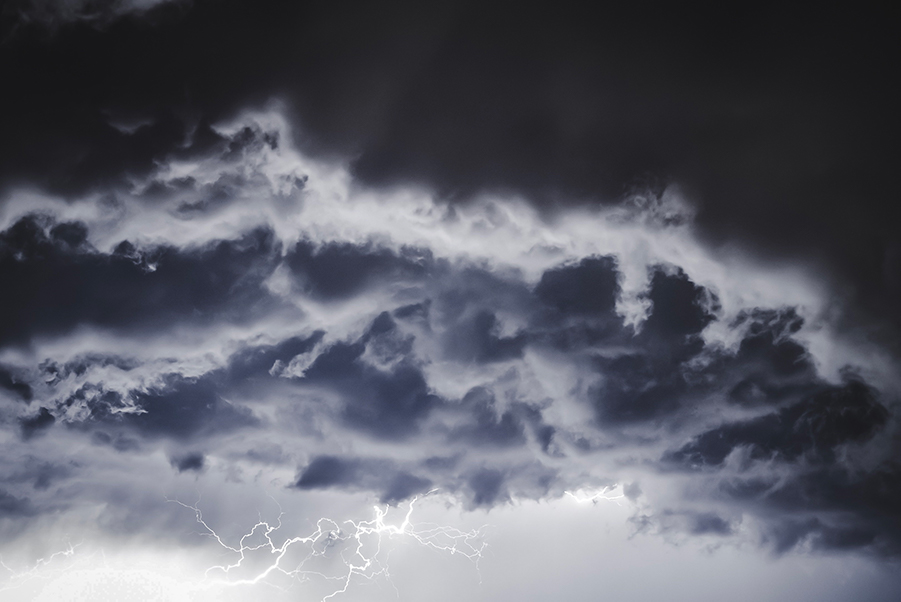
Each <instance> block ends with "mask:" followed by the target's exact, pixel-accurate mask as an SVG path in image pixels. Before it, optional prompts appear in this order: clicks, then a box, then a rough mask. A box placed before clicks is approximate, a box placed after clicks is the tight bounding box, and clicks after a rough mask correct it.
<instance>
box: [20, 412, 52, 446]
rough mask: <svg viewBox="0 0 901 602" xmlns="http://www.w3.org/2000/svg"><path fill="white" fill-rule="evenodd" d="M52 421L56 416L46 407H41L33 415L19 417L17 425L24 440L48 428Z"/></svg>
mask: <svg viewBox="0 0 901 602" xmlns="http://www.w3.org/2000/svg"><path fill="white" fill-rule="evenodd" d="M54 422H56V418H55V417H54V416H53V414H51V413H50V410H48V409H47V408H41V409H40V410H39V411H38V413H37V415H35V416H29V417H26V418H20V419H19V425H20V427H21V429H22V438H23V439H26V440H27V439H31V438H32V437H34V436H35V435H36V434H38V433H40V432H42V431H45V430H47V429H48V428H50V426H52V425H53V423H54Z"/></svg>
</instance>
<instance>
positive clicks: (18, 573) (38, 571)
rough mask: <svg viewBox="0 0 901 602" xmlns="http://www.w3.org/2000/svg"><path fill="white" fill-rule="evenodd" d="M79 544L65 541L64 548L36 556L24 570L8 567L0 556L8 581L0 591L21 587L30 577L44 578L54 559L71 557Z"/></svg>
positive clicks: (0, 564) (0, 562) (1, 565)
mask: <svg viewBox="0 0 901 602" xmlns="http://www.w3.org/2000/svg"><path fill="white" fill-rule="evenodd" d="M79 545H81V544H74V545H73V544H72V543H71V542H67V544H66V548H65V549H64V550H59V551H57V552H54V553H53V554H51V555H50V556H47V557H46V558H38V559H37V560H36V561H35V562H34V564H32V566H30V567H29V568H27V569H24V570H16V569H14V568H12V567H10V566H9V565H8V564H6V562H5V561H4V560H3V558H2V557H0V567H2V568H3V569H4V570H5V571H6V572H7V573H8V575H9V576H8V577H7V579H8V582H7V584H6V585H4V586H3V587H0V592H5V591H9V590H12V589H16V588H19V587H21V586H22V585H23V584H24V583H26V582H28V581H30V580H32V579H41V578H46V572H47V570H48V569H49V568H50V567H51V566H52V565H53V563H54V562H55V561H57V560H58V559H61V558H71V557H73V556H74V555H75V549H76V548H77V547H78V546H79Z"/></svg>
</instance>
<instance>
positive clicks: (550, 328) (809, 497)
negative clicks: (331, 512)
mask: <svg viewBox="0 0 901 602" xmlns="http://www.w3.org/2000/svg"><path fill="white" fill-rule="evenodd" d="M240 119H243V120H245V121H244V125H242V126H240V127H238V126H232V127H224V126H223V127H222V128H221V129H220V130H219V131H220V133H219V134H218V135H219V136H220V137H221V143H219V144H218V145H214V147H213V150H212V151H210V152H208V153H206V154H205V155H202V156H199V157H195V158H194V159H193V160H190V161H182V162H180V163H178V162H176V161H177V160H176V159H173V160H172V161H171V162H170V163H166V164H161V165H160V166H159V167H158V168H157V170H156V171H155V172H154V174H153V175H152V176H150V178H149V179H148V180H147V181H142V182H136V183H135V185H134V186H133V187H132V188H131V189H113V190H111V191H109V192H108V193H106V195H114V196H115V198H116V201H115V203H116V206H117V207H119V210H118V213H117V214H116V215H115V217H112V218H111V217H110V216H109V214H108V213H107V212H105V211H103V210H102V208H103V206H104V205H106V204H108V203H109V202H110V201H109V200H107V196H94V195H89V196H86V197H83V198H80V199H77V200H75V201H74V202H72V203H69V204H68V205H59V204H57V201H55V200H54V199H52V198H51V197H42V200H41V205H40V209H36V210H34V211H31V212H25V213H24V214H21V215H19V214H17V213H16V212H17V210H18V211H19V212H21V211H22V208H23V207H22V206H19V207H17V205H16V204H15V198H14V197H11V198H10V201H8V204H7V207H8V208H9V209H8V212H7V217H6V225H5V227H4V229H3V231H2V233H0V244H2V247H0V249H2V262H0V266H2V270H3V277H4V281H5V282H7V283H8V285H9V287H10V290H15V291H16V294H15V295H12V296H8V297H7V298H6V300H5V301H4V311H3V318H2V320H3V329H2V333H3V344H4V348H5V351H4V360H3V361H4V363H3V365H4V381H3V382H4V388H3V390H4V398H5V399H6V405H5V408H6V409H5V410H4V412H5V415H6V416H7V418H6V420H7V424H9V425H10V426H14V425H15V427H16V428H15V430H14V432H16V433H17V437H16V438H15V439H14V440H10V441H9V442H8V443H7V444H6V445H7V448H8V449H9V451H10V453H15V454H17V455H18V454H21V453H28V454H31V455H34V456H35V457H43V458H44V459H45V460H46V461H47V462H51V463H52V462H54V461H58V460H55V455H56V454H57V453H59V451H58V450H59V444H58V443H56V441H57V440H58V439H59V438H60V437H64V438H65V439H66V440H69V439H70V438H72V437H75V438H76V439H81V440H83V441H84V442H85V443H89V445H93V446H95V447H94V448H91V449H92V450H95V451H91V452H90V453H87V455H86V457H85V458H84V459H83V460H81V461H80V462H79V464H80V468H79V471H81V472H86V473H89V472H90V470H91V463H92V462H95V461H99V460H98V457H101V456H102V455H103V454H118V453H125V454H148V453H153V451H154V450H156V449H159V448H160V447H163V448H167V449H171V450H173V451H171V452H170V454H171V455H170V460H169V461H170V463H171V466H172V468H173V469H174V470H175V471H176V472H178V473H186V472H187V473H191V472H193V473H196V474H201V475H202V474H203V472H202V471H204V470H210V469H211V468H210V467H212V466H217V467H219V469H225V467H228V466H231V467H232V468H231V469H232V470H238V469H239V468H240V467H241V466H244V465H246V464H247V463H248V462H250V461H252V462H254V463H255V464H256V465H259V467H260V469H262V470H263V471H264V472H265V471H266V470H269V469H270V468H273V469H274V468H278V469H279V470H282V469H284V468H285V467H286V466H287V467H291V466H293V468H294V471H295V476H294V477H293V480H292V481H289V482H287V483H286V484H285V486H287V487H293V488H295V489H296V490H300V491H304V490H346V491H357V492H359V491H369V492H371V493H372V494H373V495H374V496H375V497H376V498H377V499H380V500H382V501H383V502H388V503H397V502H400V501H403V500H407V499H410V498H411V496H413V495H415V494H417V493H423V492H426V491H429V490H431V489H433V488H436V487H437V488H440V489H441V490H443V491H447V492H452V493H454V494H455V495H457V496H459V498H460V499H461V500H462V502H463V503H464V504H465V505H466V506H467V507H471V508H476V507H486V506H487V507H490V506H494V505H497V504H506V503H508V502H509V501H510V500H513V499H518V498H527V499H528V498H532V499H543V498H546V497H550V498H554V497H558V496H560V495H562V492H563V491H564V490H571V489H576V488H579V487H585V486H590V485H592V484H594V483H598V484H600V483H603V482H605V481H616V480H618V479H621V478H624V477H626V476H627V475H628V474H629V471H630V467H632V468H634V469H635V470H636V471H640V472H641V473H642V474H645V473H648V471H650V474H649V476H647V477H646V481H647V482H643V485H642V490H643V491H645V494H644V498H643V499H646V500H647V502H648V504H649V507H648V508H646V509H645V510H643V512H645V515H644V519H643V520H644V521H645V524H646V525H651V526H653V525H655V524H657V523H659V525H658V527H660V528H666V529H672V528H674V527H673V526H672V524H676V523H678V524H679V525H682V526H681V527H679V528H682V529H684V530H685V531H686V532H687V533H689V534H694V535H705V536H716V537H722V538H729V537H734V536H736V534H735V532H734V531H733V528H732V527H731V526H730V524H731V523H729V522H725V521H726V519H723V518H721V517H720V515H719V514H718V513H721V512H726V513H728V514H729V515H730V516H735V515H736V513H737V514H738V515H740V516H744V517H746V518H745V520H748V521H750V520H753V521H755V524H756V525H757V529H758V535H757V536H756V537H757V541H758V542H759V543H763V544H765V545H772V546H774V547H775V549H778V550H780V551H785V550H787V549H790V548H791V547H792V546H793V545H797V544H799V543H800V542H802V541H804V542H809V543H810V544H811V545H814V546H818V547H823V548H841V549H845V548H862V549H871V550H873V551H879V552H882V553H887V554H894V553H895V550H897V546H898V543H899V541H901V540H899V539H898V537H897V535H896V533H897V532H898V527H897V525H898V519H899V517H898V515H897V512H896V511H894V510H893V507H892V504H891V500H892V499H894V497H897V495H896V493H892V490H893V488H896V487H895V485H893V484H892V483H894V477H893V475H894V474H896V468H895V465H894V463H893V459H892V456H891V453H890V452H889V448H886V447H885V444H884V443H883V442H884V441H885V440H886V438H891V437H892V433H893V432H894V429H895V428H896V427H895V425H896V421H895V418H894V413H893V408H894V407H895V403H896V401H895V397H894V395H895V388H894V387H895V386H896V385H895V383H894V381H893V380H892V378H891V376H890V375H889V374H879V373H874V372H872V370H871V369H869V368H868V367H866V366H861V365H853V363H849V364H841V365H836V366H835V368H834V369H833V370H832V372H831V373H830V372H829V370H828V369H827V367H826V366H825V365H824V364H823V360H822V359H819V358H818V357H817V353H823V349H825V351H826V352H828V351H829V348H830V347H831V346H838V345H840V344H841V343H840V341H838V340H837V339H835V338H834V336H833V335H831V334H830V331H829V329H828V326H827V325H825V324H822V322H821V321H822V317H821V315H820V314H818V312H819V311H821V308H822V306H818V305H817V303H822V300H821V299H819V298H818V291H816V290H806V289H805V284H804V282H803V281H801V282H798V281H791V280H784V281H782V282H781V285H780V286H775V287H769V288H767V287H766V286H764V287H763V289H761V290H748V289H747V288H744V286H743V283H744V282H745V281H746V280H745V278H744V277H742V276H738V277H736V274H735V272H736V271H739V272H740V271H742V270H746V271H747V272H748V277H749V278H750V279H751V280H752V281H753V278H759V277H760V276H759V274H756V275H755V274H754V272H755V271H760V270H765V268H760V267H754V266H752V265H750V264H742V263H741V261H740V259H733V260H730V259H728V258H725V259H721V258H719V259H718V258H716V257H713V256H711V255H709V252H707V251H705V249H704V247H703V246H701V245H700V244H699V243H697V242H696V241H695V240H694V238H693V234H692V228H691V224H690V222H686V223H678V224H667V223H657V222H650V223H649V222H647V221H644V220H642V219H640V218H641V217H642V214H641V213H639V214H637V217H636V216H632V217H623V216H622V215H621V214H619V213H617V212H612V211H591V212H582V213H579V214H578V215H574V217H573V219H578V220H580V221H582V222H586V221H587V222H590V223H591V224H592V225H593V228H592V229H591V231H592V232H593V233H595V234H596V236H593V237H591V238H582V235H581V234H580V233H579V232H578V231H572V230H570V229H568V228H567V227H566V226H565V224H563V225H561V224H546V223H544V222H543V221H542V219H541V218H540V217H539V216H538V215H537V214H535V213H532V212H530V210H529V209H528V208H527V207H525V206H523V205H521V204H517V201H515V200H513V199H506V200H505V199H496V200H495V199H488V198H486V199H485V200H484V201H482V202H481V204H477V205H474V206H468V207H458V208H456V209H454V211H453V212H449V208H448V207H446V206H442V205H441V204H440V203H439V202H436V201H435V200H433V199H432V198H431V197H430V196H429V195H428V194H424V193H421V192H414V193H410V194H407V195H401V196H400V197H399V200H397V201H393V200H392V198H391V194H386V193H378V192H372V191H369V190H366V189H365V188H364V189H357V188H354V187H349V186H348V185H347V183H346V181H347V175H346V174H344V173H343V172H342V169H343V168H342V167H340V166H323V165H321V164H315V163H311V162H309V161H308V160H306V159H305V158H304V157H303V156H302V155H300V154H298V153H297V152H296V151H295V150H293V148H292V147H291V146H290V144H291V143H290V136H291V132H290V131H289V130H287V129H286V128H287V126H286V125H285V123H284V121H283V120H281V118H280V117H279V116H278V114H277V113H271V114H263V113H261V114H249V115H246V116H244V117H242V118H240ZM235 140H241V141H242V145H243V150H242V154H241V157H240V158H239V159H233V158H231V154H232V153H233V148H234V145H233V142H234V141H235ZM254 140H261V141H265V140H279V143H278V144H269V143H263V144H256V143H255V142H254ZM173 173H178V174H180V175H179V176H178V179H179V180H180V181H181V182H183V183H182V184H180V185H179V187H177V188H175V187H173V182H174V176H173V175H172V174H173ZM298 174H300V175H302V177H303V182H304V184H303V186H302V187H300V188H298V187H297V185H296V184H293V183H292V184H289V185H288V188H287V189H286V188H284V187H283V184H282V183H283V182H288V181H289V180H288V179H286V178H287V177H288V176H289V175H290V176H291V177H300V175H298ZM223 180H231V181H232V182H236V184H234V186H236V187H237V190H238V191H240V192H239V193H238V194H235V195H234V196H229V197H226V198H224V199H223V201H222V202H221V203H220V204H219V205H218V206H209V207H206V208H205V209H197V210H195V211H192V213H191V214H190V215H189V216H185V215H184V214H183V213H181V212H180V208H181V207H183V206H184V205H185V203H195V199H197V198H202V197H204V196H205V195H206V194H207V191H208V189H209V186H210V185H211V184H207V183H206V182H210V183H215V182H220V181H223ZM154 187H155V188H157V189H160V190H165V191H166V192H165V193H154V194H155V196H154V198H153V200H150V199H148V198H147V195H148V192H146V191H147V190H149V189H150V188H154ZM245 195H246V198H242V196H245ZM373 195H377V200H374V197H373ZM251 198H252V200H250V199H251ZM660 202H668V201H667V199H666V198H663V199H661V200H660ZM669 202H672V201H669ZM195 206H199V205H196V203H195ZM376 211H377V212H376ZM169 224H171V227H167V225H169ZM623 229H628V230H630V231H631V232H630V235H629V236H628V237H623V236H617V235H616V232H618V231H622V230H623ZM605 232H607V233H609V236H605V235H604V233H605ZM150 233H152V234H151V235H149V236H148V234H150ZM142 234H143V236H142ZM491 237H494V238H496V239H497V240H504V239H507V238H508V237H509V239H510V241H511V245H512V246H511V247H507V248H504V249H502V252H501V253H499V254H495V253H494V252H493V251H494V247H493V246H492V245H490V244H485V242H484V241H485V239H486V238H491ZM661 241H663V242H661ZM680 259H682V260H683V261H679V260H680ZM728 261H732V262H733V265H728V264H726V263H725V262H728ZM676 262H678V263H676ZM708 264H713V265H718V266H721V269H720V270H721V271H719V273H718V274H717V272H716V271H711V270H706V273H705V271H702V270H700V269H699V267H698V266H705V265H708ZM764 273H765V272H764ZM711 274H714V276H713V277H711ZM818 321H820V324H819V325H817V326H811V325H810V323H817V322H818ZM814 342H816V345H818V346H819V349H820V350H819V351H818V350H817V349H815V347H814ZM825 355H827V353H824V356H825ZM850 359H851V358H849V360H850ZM236 437H237V438H236ZM263 440H265V441H267V442H268V443H269V445H270V447H271V446H273V445H277V446H278V450H280V451H279V453H276V454H273V455H272V457H271V458H267V457H265V455H260V454H258V453H255V452H254V451H253V450H254V449H255V444H254V443H253V442H254V441H263ZM198 449H202V450H203V453H201V452H198V451H197V450H198ZM14 450H27V452H23V451H14ZM104 450H106V451H104ZM178 450H180V451H178ZM98 455H99V456H98ZM251 459H252V460H251ZM66 479H67V477H66V476H65V475H64V476H60V477H58V478H57V479H56V481H55V483H54V485H55V487H58V488H61V487H66V486H67V485H66ZM658 480H659V481H660V482H664V481H672V482H679V483H682V484H683V485H682V487H683V488H684V491H683V492H682V493H679V494H674V493H673V492H672V491H670V490H667V493H663V491H662V490H661V492H660V493H659V494H656V495H659V497H656V496H655V493H654V485H653V483H654V482H655V481H658ZM877 482H878V483H883V485H881V486H880V485H876V483H877ZM72 486H74V487H76V490H78V489H80V488H81V487H83V485H81V486H78V485H72ZM843 487H860V488H863V489H864V490H866V489H867V488H869V489H872V490H873V492H872V494H871V495H860V496H855V497H852V498H845V499H844V500H843V498H841V497H838V496H835V495H834V493H833V490H838V489H841V488H843ZM7 489H9V491H10V493H9V494H8V495H10V496H14V497H11V498H10V499H15V500H19V499H21V500H23V501H22V502H21V504H26V502H25V501H24V500H28V501H27V504H28V507H29V508H31V509H32V510H31V511H32V512H33V513H34V514H35V515H39V514H40V512H42V511H50V510H49V509H50V508H54V509H57V508H58V507H59V504H60V502H58V501H52V500H53V494H54V490H53V488H52V487H51V488H49V489H44V490H42V491H29V487H28V485H27V483H19V484H17V485H16V486H15V487H13V486H12V485H11V486H10V487H7ZM12 506H15V507H19V506H17V505H15V504H13V505H12ZM12 506H11V507H12ZM63 506H65V503H63ZM699 506H700V507H701V508H702V509H701V510H699V509H698V507H699ZM22 507H24V506H22ZM43 508H46V509H47V510H42V509H43ZM688 508H692V510H691V511H690V513H689V514H685V512H689V510H688ZM674 513H675V514H674ZM673 516H687V517H689V518H686V519H685V520H684V521H681V522H680V521H676V523H673V520H672V517H673ZM691 517H694V518H691ZM782 523H787V524H791V525H796V528H795V533H796V534H795V535H793V536H788V535H785V536H784V537H783V539H777V540H776V541H775V543H770V542H771V540H772V536H771V535H770V533H772V532H780V533H784V528H783V527H781V526H780V525H781V524H782ZM743 536H745V537H747V534H746V533H745V534H744V535H743Z"/></svg>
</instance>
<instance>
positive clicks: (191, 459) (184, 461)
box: [171, 452, 206, 472]
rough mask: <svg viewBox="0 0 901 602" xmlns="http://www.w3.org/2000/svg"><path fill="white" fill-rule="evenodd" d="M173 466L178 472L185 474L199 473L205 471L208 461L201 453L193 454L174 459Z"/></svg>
mask: <svg viewBox="0 0 901 602" xmlns="http://www.w3.org/2000/svg"><path fill="white" fill-rule="evenodd" d="M171 464H172V467H173V468H175V469H176V470H178V472H185V471H187V470H192V471H195V472H198V471H200V470H203V468H204V466H205V465H206V459H205V458H204V457H203V454H201V453H200V452H191V453H188V454H185V455H183V456H178V457H175V458H172V460H171Z"/></svg>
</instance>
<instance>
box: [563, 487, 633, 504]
mask: <svg viewBox="0 0 901 602" xmlns="http://www.w3.org/2000/svg"><path fill="white" fill-rule="evenodd" d="M613 491H616V488H613V490H611V488H610V487H604V488H603V489H601V490H600V491H595V492H590V491H588V490H585V489H577V490H576V491H565V492H564V493H566V495H568V496H569V497H571V498H572V499H574V500H576V501H577V502H579V503H580V504H587V503H589V502H591V503H592V504H597V503H598V502H599V501H601V500H606V501H608V502H615V503H617V504H619V500H621V499H623V498H624V497H626V496H625V495H624V494H623V493H619V494H616V495H613ZM608 492H609V493H608Z"/></svg>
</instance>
